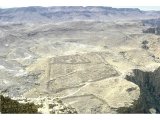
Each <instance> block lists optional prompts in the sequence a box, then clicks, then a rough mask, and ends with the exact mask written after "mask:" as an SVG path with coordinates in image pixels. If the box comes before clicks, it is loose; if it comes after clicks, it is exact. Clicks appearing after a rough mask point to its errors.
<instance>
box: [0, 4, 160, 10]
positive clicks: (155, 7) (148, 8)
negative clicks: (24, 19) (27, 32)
mask: <svg viewBox="0 0 160 120" xmlns="http://www.w3.org/2000/svg"><path fill="white" fill-rule="evenodd" d="M37 6H38V5H37ZM19 7H35V5H30V6H14V7H3V6H0V8H1V9H7V8H19ZM39 7H54V6H39ZM55 7H56V6H55ZM68 7H69V6H68ZM85 7H87V6H85ZM93 7H96V6H93ZM102 7H113V8H139V9H140V10H144V11H149V10H155V11H160V6H102Z"/></svg>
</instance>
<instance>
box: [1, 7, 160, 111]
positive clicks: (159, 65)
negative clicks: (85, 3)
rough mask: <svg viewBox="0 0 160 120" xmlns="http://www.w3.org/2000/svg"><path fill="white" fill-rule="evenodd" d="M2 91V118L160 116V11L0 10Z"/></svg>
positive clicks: (89, 8)
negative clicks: (38, 115) (19, 115)
mask: <svg viewBox="0 0 160 120" xmlns="http://www.w3.org/2000/svg"><path fill="white" fill-rule="evenodd" d="M0 92H1V111H0V112H1V113H2V114H3V113H42V114H71V113H72V114H77V113H78V114H106V113H113V114H117V113H160V11H142V10H140V9H138V8H112V7H38V6H35V7H21V8H8V9H0ZM26 106H27V107H26ZM25 109H26V110H25Z"/></svg>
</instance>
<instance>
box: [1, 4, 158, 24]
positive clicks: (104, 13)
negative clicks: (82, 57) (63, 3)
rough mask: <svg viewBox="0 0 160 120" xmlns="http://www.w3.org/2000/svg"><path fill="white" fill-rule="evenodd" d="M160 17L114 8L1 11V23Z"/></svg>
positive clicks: (36, 7)
mask: <svg viewBox="0 0 160 120" xmlns="http://www.w3.org/2000/svg"><path fill="white" fill-rule="evenodd" d="M153 17H160V11H141V10H140V9H138V8H112V7H81V6H74V7H73V6H72V7H39V6H34V7H20V8H7V9H0V22H15V23H21V22H22V23H23V22H60V21H70V20H96V21H97V20H100V21H107V20H113V19H114V20H116V19H133V18H134V19H148V18H153Z"/></svg>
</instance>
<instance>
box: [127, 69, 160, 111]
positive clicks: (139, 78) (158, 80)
mask: <svg viewBox="0 0 160 120" xmlns="http://www.w3.org/2000/svg"><path fill="white" fill-rule="evenodd" d="M126 79H127V80H129V81H132V82H134V83H135V84H137V85H138V86H139V87H140V89H141V100H140V106H139V109H141V110H142V111H143V112H146V113H149V112H151V111H152V109H154V110H155V112H157V113H160V67H159V68H157V69H155V70H154V71H142V70H139V69H134V70H133V75H127V76H126Z"/></svg>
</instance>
